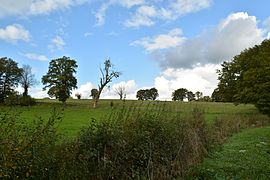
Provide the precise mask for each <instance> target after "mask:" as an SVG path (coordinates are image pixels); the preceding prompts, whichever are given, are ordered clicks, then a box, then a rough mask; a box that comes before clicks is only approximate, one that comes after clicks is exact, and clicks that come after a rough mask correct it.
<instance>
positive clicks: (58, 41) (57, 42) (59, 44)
mask: <svg viewBox="0 0 270 180" xmlns="http://www.w3.org/2000/svg"><path fill="white" fill-rule="evenodd" d="M65 44H66V43H65V41H64V40H63V38H62V37H60V36H56V37H54V38H53V39H52V40H51V44H49V46H48V47H49V49H50V50H51V51H54V50H55V49H58V50H63V49H64V46H65Z"/></svg>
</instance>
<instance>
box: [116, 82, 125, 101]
mask: <svg viewBox="0 0 270 180" xmlns="http://www.w3.org/2000/svg"><path fill="white" fill-rule="evenodd" d="M114 91H115V93H116V94H118V95H119V96H120V100H122V99H123V96H124V94H125V91H126V86H125V85H124V84H120V85H118V86H117V87H115V88H114Z"/></svg>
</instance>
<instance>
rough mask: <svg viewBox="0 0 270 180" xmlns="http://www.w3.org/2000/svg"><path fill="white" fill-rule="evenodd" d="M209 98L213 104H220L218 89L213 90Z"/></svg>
mask: <svg viewBox="0 0 270 180" xmlns="http://www.w3.org/2000/svg"><path fill="white" fill-rule="evenodd" d="M211 98H212V100H213V101H214V102H222V94H221V93H220V91H219V89H218V88H216V89H214V91H213V93H212V95H211Z"/></svg>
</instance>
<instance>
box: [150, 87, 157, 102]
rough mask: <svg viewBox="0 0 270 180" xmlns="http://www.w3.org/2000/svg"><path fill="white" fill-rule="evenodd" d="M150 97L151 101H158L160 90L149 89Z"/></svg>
mask: <svg viewBox="0 0 270 180" xmlns="http://www.w3.org/2000/svg"><path fill="white" fill-rule="evenodd" d="M149 96H150V99H151V100H153V101H154V100H156V99H157V97H158V96H159V94H158V90H157V89H156V88H151V89H149Z"/></svg>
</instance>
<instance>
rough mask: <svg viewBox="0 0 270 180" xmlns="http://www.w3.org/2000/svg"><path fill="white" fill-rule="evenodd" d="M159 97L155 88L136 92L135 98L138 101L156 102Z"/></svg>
mask: <svg viewBox="0 0 270 180" xmlns="http://www.w3.org/2000/svg"><path fill="white" fill-rule="evenodd" d="M158 96H159V94H158V90H157V89H156V88H151V89H141V90H139V91H137V95H136V97H137V98H138V100H153V101H154V100H156V99H157V97H158Z"/></svg>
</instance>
